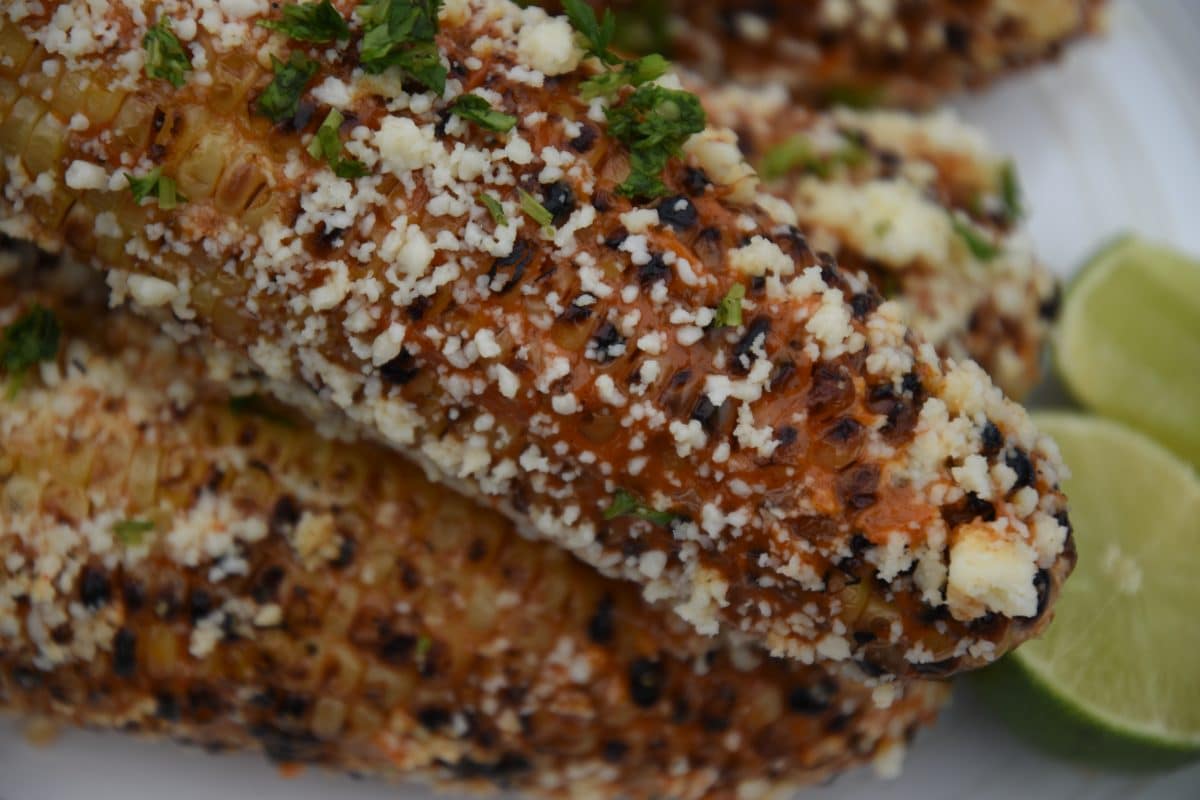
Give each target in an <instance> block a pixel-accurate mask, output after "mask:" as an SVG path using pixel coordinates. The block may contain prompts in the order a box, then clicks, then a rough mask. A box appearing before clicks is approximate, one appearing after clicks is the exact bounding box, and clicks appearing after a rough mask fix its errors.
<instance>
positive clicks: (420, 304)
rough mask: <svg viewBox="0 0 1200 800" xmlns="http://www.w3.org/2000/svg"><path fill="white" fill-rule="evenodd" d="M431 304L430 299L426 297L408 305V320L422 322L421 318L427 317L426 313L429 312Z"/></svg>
mask: <svg viewBox="0 0 1200 800" xmlns="http://www.w3.org/2000/svg"><path fill="white" fill-rule="evenodd" d="M429 302H430V300H429V298H428V297H426V296H425V295H421V296H420V297H417V298H415V299H414V300H413V301H412V302H411V303H409V304H408V309H407V313H408V318H409V319H411V320H412V321H413V322H420V321H421V318H422V317H424V316H425V312H426V311H428V310H429Z"/></svg>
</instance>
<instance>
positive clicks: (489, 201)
mask: <svg viewBox="0 0 1200 800" xmlns="http://www.w3.org/2000/svg"><path fill="white" fill-rule="evenodd" d="M479 202H481V203H483V207H484V208H486V209H487V210H488V213H489V214H491V215H492V221H493V222H495V223H496V224H497V225H507V224H508V217H506V216H505V215H504V206H502V205H500V201H499V200H497V199H496V198H494V197H492V196H491V195H490V194H488V193H487V192H480V193H479Z"/></svg>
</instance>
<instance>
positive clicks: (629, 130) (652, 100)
mask: <svg viewBox="0 0 1200 800" xmlns="http://www.w3.org/2000/svg"><path fill="white" fill-rule="evenodd" d="M605 113H606V115H607V117H608V129H609V133H611V134H612V135H613V136H615V137H616V138H617V140H618V141H620V142H623V143H624V144H625V145H626V146H627V147H628V148H629V153H630V168H631V169H630V173H629V177H628V178H626V179H625V182H624V183H622V184H621V185H620V186H619V187H618V189H617V191H619V192H620V193H621V194H624V195H626V196H628V197H658V196H659V195H662V194H665V193H666V185H665V184H663V182H662V172H663V170H664V169H666V166H667V161H669V160H670V159H671V158H672V157H673V156H677V155H679V152H680V148H682V147H683V143H684V142H686V141H687V140H688V137H690V136H691V135H692V134H695V133H699V132H700V131H702V130H704V126H705V123H706V121H707V119H706V117H705V115H704V109H703V108H702V107H701V106H700V100H699V98H697V97H696V95H694V94H691V93H689V92H684V91H680V90H678V89H667V88H665V87H662V86H659V85H657V84H653V83H647V84H644V85H642V86H639V87H638V88H637V90H636V91H634V93H633V94H631V95H630V96H629V97H627V98H626V99H625V101H624V102H622V103H621V104H620V105H618V106H616V107H614V108H609V109H607V110H606V112H605Z"/></svg>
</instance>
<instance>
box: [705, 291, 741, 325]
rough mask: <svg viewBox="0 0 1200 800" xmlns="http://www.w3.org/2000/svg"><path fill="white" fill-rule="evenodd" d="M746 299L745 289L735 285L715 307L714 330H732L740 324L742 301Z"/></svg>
mask: <svg viewBox="0 0 1200 800" xmlns="http://www.w3.org/2000/svg"><path fill="white" fill-rule="evenodd" d="M745 297H746V287H745V286H744V285H743V284H740V283H735V284H734V285H733V286H730V287H729V291H728V292H726V293H725V296H724V297H722V298H721V302H720V303H719V304H718V305H717V313H716V315H715V316H713V321H712V326H713V327H714V328H734V327H737V326H738V325H741V324H742V300H743V299H744V298H745Z"/></svg>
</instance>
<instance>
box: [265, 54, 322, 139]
mask: <svg viewBox="0 0 1200 800" xmlns="http://www.w3.org/2000/svg"><path fill="white" fill-rule="evenodd" d="M271 64H272V65H273V66H274V68H275V78H274V79H273V80H272V81H271V83H270V84H268V85H267V88H266V89H263V93H262V94H261V95H259V97H258V110H259V111H260V112H262V114H263V116H265V117H267V119H269V120H271V121H272V122H283V121H284V120H287V119H291V118H292V117H294V116H296V111H297V110H298V109H299V107H300V95H302V94H304V87H305V86H308V82H309V81H311V80H312V78H313V76H314V75H316V74H317V62H316V61H313V60H312V59H311V58H309V57H308V56H306V55H304V53H301V52H300V51H299V50H293V51H292V54H291V55H290V56H289V57H288V60H287V61H286V62H285V61H280V60H279V59H278V58H276V57H275V56H271Z"/></svg>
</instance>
